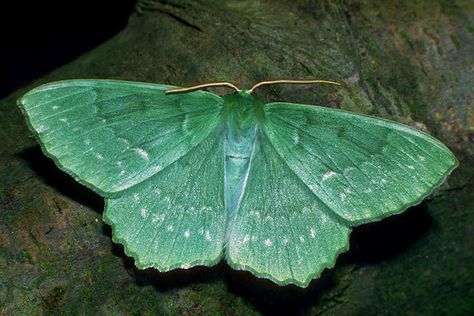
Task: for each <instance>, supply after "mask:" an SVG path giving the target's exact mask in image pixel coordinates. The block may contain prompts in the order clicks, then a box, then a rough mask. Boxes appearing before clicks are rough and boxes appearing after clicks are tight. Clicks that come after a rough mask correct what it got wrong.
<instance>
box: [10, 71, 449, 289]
mask: <svg viewBox="0 0 474 316" xmlns="http://www.w3.org/2000/svg"><path fill="white" fill-rule="evenodd" d="M317 82H323V83H332V84H336V83H335V82H331V81H324V80H315V81H298V80H296V81H292V80H290V81H288V80H286V81H285V80H277V81H265V82H261V83H259V84H256V85H255V86H254V87H252V88H251V89H249V90H240V89H238V88H237V87H236V86H234V85H232V84H230V83H212V84H206V85H200V86H195V87H191V88H187V89H186V88H185V89H180V88H176V87H174V86H168V85H161V84H151V83H137V82H127V81H116V80H66V81H59V82H53V83H49V84H46V85H42V86H40V87H38V88H35V89H33V90H31V91H30V92H28V93H27V94H25V95H24V96H23V97H22V98H21V99H19V105H20V107H21V109H22V111H23V114H24V115H25V117H26V121H27V124H28V125H29V127H30V129H31V131H32V132H33V133H34V134H35V135H36V137H37V140H38V142H39V143H40V145H41V147H42V149H43V152H44V154H45V155H47V156H48V157H50V158H51V159H53V160H54V162H55V163H56V165H57V166H58V167H59V168H60V169H62V170H64V171H65V172H67V173H68V174H70V175H71V176H72V177H74V178H75V179H76V180H77V181H78V182H80V183H81V184H83V185H85V186H87V187H88V188H90V189H92V190H94V191H95V192H97V193H98V194H100V195H101V196H103V197H104V198H105V202H106V203H105V211H104V214H103V218H104V221H105V222H106V223H107V224H109V225H111V226H112V228H113V240H114V241H115V242H117V243H121V244H123V246H124V249H125V253H126V254H127V255H129V256H131V257H133V258H134V259H135V264H136V266H137V267H138V268H140V269H144V268H149V267H153V268H155V269H157V270H159V271H169V270H172V269H177V268H182V269H187V268H190V267H193V266H197V265H204V266H212V265H214V264H216V263H217V262H219V261H220V260H221V259H223V258H225V260H226V261H227V262H228V264H229V265H230V266H231V267H233V268H235V269H241V270H247V271H250V272H251V273H253V274H254V275H256V276H257V277H261V278H267V279H270V280H271V281H273V282H275V283H277V284H279V285H285V284H295V285H297V286H300V287H305V286H307V285H308V283H309V282H310V281H311V280H312V279H314V278H317V277H318V276H319V275H320V274H321V272H322V271H323V270H324V269H325V268H329V267H332V266H334V264H335V261H336V258H337V256H338V255H339V254H340V253H341V252H343V251H346V250H347V249H348V248H349V234H350V232H351V229H352V228H353V227H355V226H357V225H360V224H364V223H368V222H373V221H377V220H380V219H382V218H384V217H386V216H389V215H393V214H397V213H400V212H402V211H403V210H405V209H406V208H407V207H409V206H411V205H414V204H417V203H420V202H421V201H422V200H423V199H424V198H425V197H426V196H427V195H429V194H430V193H431V192H432V191H433V190H434V189H435V188H436V187H438V186H439V185H440V184H441V183H442V182H443V181H444V179H445V178H446V177H447V176H448V175H449V174H450V172H451V171H452V170H453V169H454V168H456V166H457V164H458V162H457V160H456V158H455V156H454V155H453V154H452V153H451V151H450V150H449V149H448V148H447V147H446V146H445V145H443V144H442V143H441V142H439V141H438V140H436V139H435V138H433V137H431V136H430V135H428V134H426V133H424V132H421V131H419V130H417V129H414V128H412V127H409V126H406V125H403V124H399V123H397V122H392V121H388V120H385V119H381V118H376V117H371V116H366V115H361V114H356V113H351V112H347V111H342V110H339V109H332V108H326V107H320V106H314V105H306V104H291V103H285V102H273V103H266V104H265V103H263V102H262V101H261V100H259V99H258V98H257V97H255V96H254V94H253V91H254V90H255V89H256V88H258V87H260V86H263V85H267V84H277V83H317ZM208 86H228V87H231V88H233V89H235V92H234V93H231V94H228V95H225V96H223V97H220V96H218V95H216V94H212V93H209V92H205V91H202V90H200V91H196V89H200V88H204V87H208Z"/></svg>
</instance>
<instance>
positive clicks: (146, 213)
mask: <svg viewBox="0 0 474 316" xmlns="http://www.w3.org/2000/svg"><path fill="white" fill-rule="evenodd" d="M140 215H141V216H142V217H143V218H145V217H147V215H148V211H147V210H146V209H145V208H142V209H140Z"/></svg>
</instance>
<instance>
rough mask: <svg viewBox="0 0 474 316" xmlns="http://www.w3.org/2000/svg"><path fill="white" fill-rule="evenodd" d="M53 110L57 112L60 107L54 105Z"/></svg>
mask: <svg viewBox="0 0 474 316" xmlns="http://www.w3.org/2000/svg"><path fill="white" fill-rule="evenodd" d="M51 108H53V110H57V109H59V105H53V106H52V107H51Z"/></svg>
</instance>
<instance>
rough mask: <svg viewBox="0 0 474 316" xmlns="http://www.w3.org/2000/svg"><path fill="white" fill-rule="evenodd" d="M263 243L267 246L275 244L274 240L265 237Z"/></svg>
mask: <svg viewBox="0 0 474 316" xmlns="http://www.w3.org/2000/svg"><path fill="white" fill-rule="evenodd" d="M263 243H264V244H265V246H267V247H270V246H271V245H272V244H273V242H272V241H271V240H270V239H265V241H264V242H263Z"/></svg>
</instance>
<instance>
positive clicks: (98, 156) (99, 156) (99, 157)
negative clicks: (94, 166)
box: [95, 154, 104, 160]
mask: <svg viewBox="0 0 474 316" xmlns="http://www.w3.org/2000/svg"><path fill="white" fill-rule="evenodd" d="M95 158H97V159H99V160H103V159H104V156H102V155H101V154H95Z"/></svg>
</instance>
